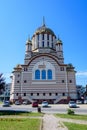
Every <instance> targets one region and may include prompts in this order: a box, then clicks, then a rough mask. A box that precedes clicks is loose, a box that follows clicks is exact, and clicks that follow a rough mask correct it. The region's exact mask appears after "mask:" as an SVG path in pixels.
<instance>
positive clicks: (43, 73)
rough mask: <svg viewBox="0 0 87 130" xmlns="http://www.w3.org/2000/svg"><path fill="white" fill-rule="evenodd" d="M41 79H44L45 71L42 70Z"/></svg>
mask: <svg viewBox="0 0 87 130" xmlns="http://www.w3.org/2000/svg"><path fill="white" fill-rule="evenodd" d="M42 79H46V70H42Z"/></svg>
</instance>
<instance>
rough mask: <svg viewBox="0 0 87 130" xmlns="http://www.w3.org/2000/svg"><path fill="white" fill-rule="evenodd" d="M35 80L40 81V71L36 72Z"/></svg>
mask: <svg viewBox="0 0 87 130" xmlns="http://www.w3.org/2000/svg"><path fill="white" fill-rule="evenodd" d="M35 79H40V70H36V71H35Z"/></svg>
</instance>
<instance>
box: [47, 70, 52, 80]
mask: <svg viewBox="0 0 87 130" xmlns="http://www.w3.org/2000/svg"><path fill="white" fill-rule="evenodd" d="M47 77H48V79H52V70H50V69H49V70H48V71H47Z"/></svg>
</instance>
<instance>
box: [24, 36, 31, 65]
mask: <svg viewBox="0 0 87 130" xmlns="http://www.w3.org/2000/svg"><path fill="white" fill-rule="evenodd" d="M31 53H32V42H31V40H30V38H28V40H27V41H26V51H25V64H26V61H27V60H28V59H29V58H31Z"/></svg>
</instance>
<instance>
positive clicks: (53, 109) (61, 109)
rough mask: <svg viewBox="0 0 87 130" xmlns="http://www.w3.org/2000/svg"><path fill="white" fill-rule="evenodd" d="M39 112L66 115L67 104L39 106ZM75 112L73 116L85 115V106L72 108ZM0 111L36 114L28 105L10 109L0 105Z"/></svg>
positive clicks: (35, 110)
mask: <svg viewBox="0 0 87 130" xmlns="http://www.w3.org/2000/svg"><path fill="white" fill-rule="evenodd" d="M39 106H40V107H41V112H43V113H67V109H68V108H69V107H68V104H49V107H47V108H42V106H41V104H40V105H39ZM72 109H74V111H75V114H87V104H80V105H78V106H77V108H72ZM0 110H21V111H30V112H37V108H33V107H32V106H31V104H30V105H11V106H10V107H3V106H2V104H0Z"/></svg>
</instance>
